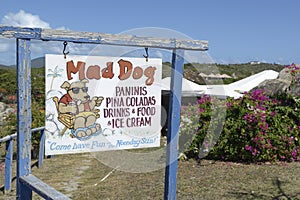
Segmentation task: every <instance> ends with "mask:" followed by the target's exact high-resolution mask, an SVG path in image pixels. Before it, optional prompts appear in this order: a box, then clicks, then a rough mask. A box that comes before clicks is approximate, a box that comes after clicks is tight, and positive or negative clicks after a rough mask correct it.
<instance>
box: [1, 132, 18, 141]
mask: <svg viewBox="0 0 300 200" xmlns="http://www.w3.org/2000/svg"><path fill="white" fill-rule="evenodd" d="M16 137H17V133H15V134H12V135H7V136H5V137H3V138H1V139H0V143H1V142H6V141H9V140H12V139H14V138H16Z"/></svg>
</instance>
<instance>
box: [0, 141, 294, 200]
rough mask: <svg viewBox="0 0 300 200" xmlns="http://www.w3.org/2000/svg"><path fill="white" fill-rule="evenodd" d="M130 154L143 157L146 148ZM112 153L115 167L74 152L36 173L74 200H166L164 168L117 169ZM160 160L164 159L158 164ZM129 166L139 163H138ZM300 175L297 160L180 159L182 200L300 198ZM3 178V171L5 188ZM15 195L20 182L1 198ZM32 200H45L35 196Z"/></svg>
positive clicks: (97, 158)
mask: <svg viewBox="0 0 300 200" xmlns="http://www.w3.org/2000/svg"><path fill="white" fill-rule="evenodd" d="M2 149H3V148H2V147H1V152H3V151H2ZM148 151H149V150H148ZM129 152H131V153H137V152H138V153H141V152H142V153H143V151H141V150H138V151H137V152H135V151H134V150H130V151H129ZM113 153H114V154H116V155H117V156H114V155H112V154H111V153H110V154H107V158H110V159H111V161H113V162H111V165H110V167H109V166H107V165H104V164H103V163H104V162H106V163H107V160H103V159H102V161H99V157H97V156H103V155H105V154H106V153H104V152H99V153H97V156H96V157H95V155H92V154H89V153H85V154H69V155H57V156H55V157H54V158H52V159H46V160H45V161H44V165H43V166H42V167H41V168H37V167H33V169H32V173H33V174H34V175H35V176H37V177H38V178H40V179H41V180H43V181H44V182H46V183H47V184H49V185H50V186H52V187H54V188H56V189H57V190H59V191H61V192H62V193H64V194H66V195H68V196H69V197H70V198H72V199H107V200H108V199H110V200H112V199H163V197H164V168H160V169H158V170H155V171H150V170H149V171H150V172H147V173H132V172H126V171H125V172H124V171H122V170H121V169H119V168H117V169H115V170H114V169H113V168H115V167H114V166H115V164H116V163H119V162H123V160H122V157H121V156H119V157H118V151H115V152H113ZM160 159H162V160H164V159H163V158H158V159H157V160H160ZM2 161H3V160H1V162H2ZM151 162H155V161H151ZM129 163H131V164H134V165H135V164H138V163H137V161H136V160H131V161H130V162H129ZM132 166H133V165H132ZM122 169H124V168H122ZM127 171H128V170H127ZM299 174H300V163H297V162H295V163H275V164H268V163H266V164H241V163H232V162H220V161H211V160H202V161H201V163H198V162H196V161H195V160H188V161H180V162H179V165H178V175H177V199H180V200H181V199H183V200H184V199H188V200H191V199H300V191H299V188H300V177H299ZM3 175H4V174H3V171H2V172H1V177H0V181H1V182H0V185H2V184H3ZM14 175H15V174H14ZM14 195H15V181H14V182H13V189H12V192H11V193H9V194H6V195H4V194H0V199H15V196H14ZM33 199H40V197H39V196H38V195H36V194H34V195H33Z"/></svg>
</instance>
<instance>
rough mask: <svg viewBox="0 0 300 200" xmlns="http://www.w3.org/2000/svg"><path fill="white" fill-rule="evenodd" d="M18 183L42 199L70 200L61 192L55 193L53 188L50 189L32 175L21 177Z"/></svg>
mask: <svg viewBox="0 0 300 200" xmlns="http://www.w3.org/2000/svg"><path fill="white" fill-rule="evenodd" d="M20 181H21V182H22V184H24V185H25V186H26V187H28V188H30V189H32V190H33V191H34V192H36V193H37V194H39V195H40V196H41V197H43V198H44V199H56V200H58V199H61V200H62V199H70V198H69V197H67V196H65V195H64V194H62V193H61V192H58V191H56V190H55V189H54V188H52V187H50V186H49V185H47V184H46V183H44V182H43V181H41V180H40V179H38V178H37V177H35V176H34V175H32V174H29V175H26V176H23V177H21V178H20Z"/></svg>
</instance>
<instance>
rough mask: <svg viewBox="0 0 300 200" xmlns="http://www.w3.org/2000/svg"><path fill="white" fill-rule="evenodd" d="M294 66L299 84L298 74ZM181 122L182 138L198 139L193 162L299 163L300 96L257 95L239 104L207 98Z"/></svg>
mask: <svg viewBox="0 0 300 200" xmlns="http://www.w3.org/2000/svg"><path fill="white" fill-rule="evenodd" d="M291 66H292V67H291ZM291 66H288V69H289V71H290V73H291V74H292V75H293V77H294V80H296V76H295V75H296V73H299V72H300V71H299V68H298V67H297V66H295V65H291ZM293 82H295V81H293ZM225 115H226V117H225ZM181 118H182V120H181V126H182V129H181V137H186V135H187V134H188V135H193V136H192V137H190V138H193V140H192V142H191V143H187V146H186V148H187V149H186V151H187V153H188V155H190V156H200V157H202V155H207V154H208V152H209V151H210V152H209V154H208V157H209V158H212V159H221V160H226V161H246V162H261V161H273V162H275V161H300V147H299V146H300V97H299V95H298V96H297V95H288V94H286V93H283V94H280V95H277V96H272V97H268V96H266V95H265V93H264V91H263V90H255V91H253V92H250V93H248V94H246V95H245V96H244V97H243V98H240V99H236V100H235V99H233V98H227V99H226V100H219V99H216V98H214V97H210V96H204V97H202V98H201V99H200V100H199V101H198V102H197V104H196V105H190V106H187V107H183V109H182V115H181ZM205 153H206V154H205Z"/></svg>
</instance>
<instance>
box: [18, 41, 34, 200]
mask: <svg viewBox="0 0 300 200" xmlns="http://www.w3.org/2000/svg"><path fill="white" fill-rule="evenodd" d="M17 88H18V90H17V96H18V105H17V199H22V200H23V199H26V200H27V199H31V197H32V192H31V190H29V189H28V188H26V187H24V186H23V185H22V183H21V182H20V181H19V179H20V177H21V176H24V175H28V174H30V173H31V163H30V161H31V55H30V39H17Z"/></svg>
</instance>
